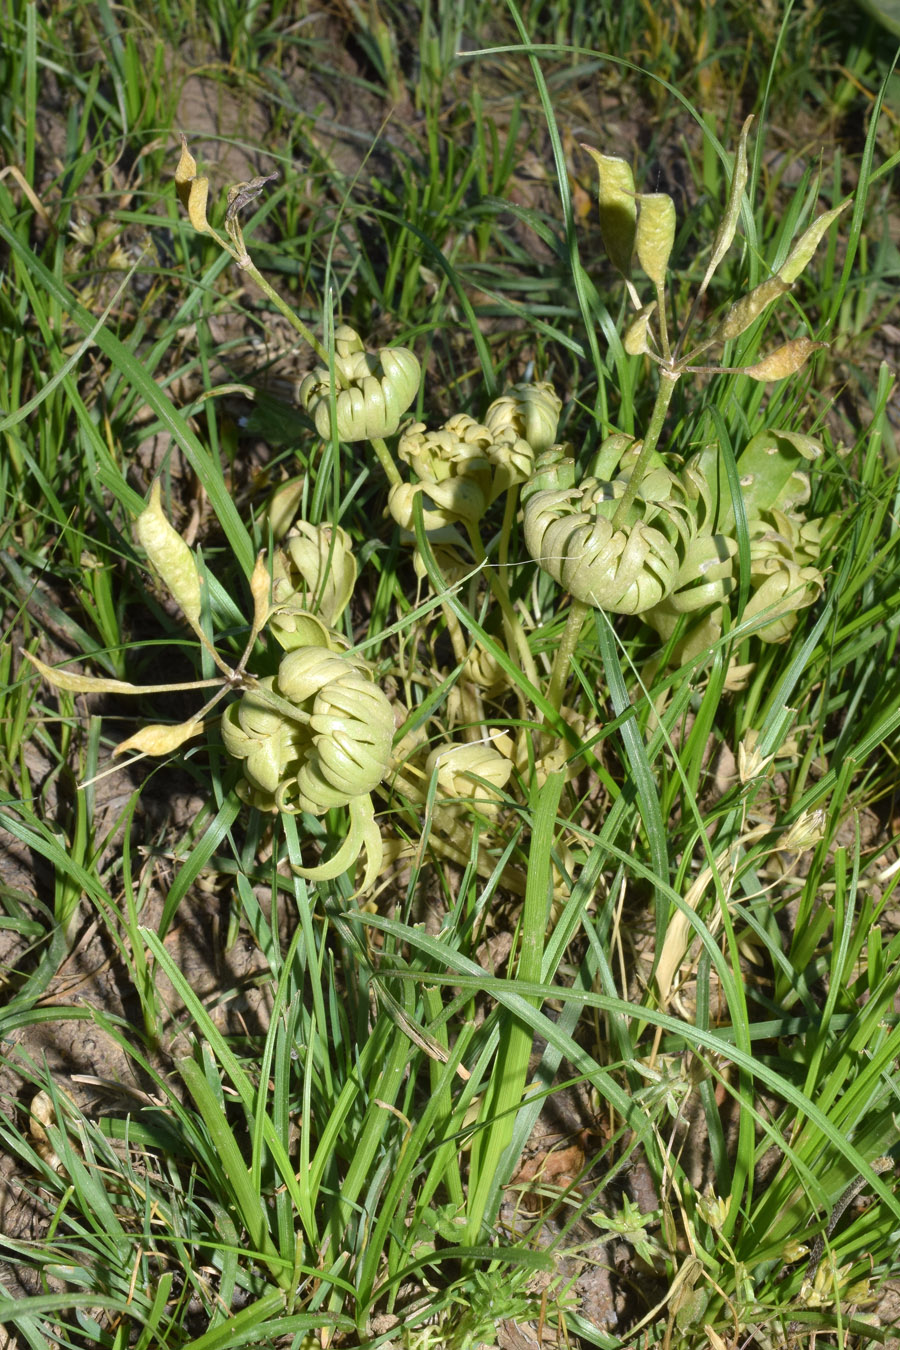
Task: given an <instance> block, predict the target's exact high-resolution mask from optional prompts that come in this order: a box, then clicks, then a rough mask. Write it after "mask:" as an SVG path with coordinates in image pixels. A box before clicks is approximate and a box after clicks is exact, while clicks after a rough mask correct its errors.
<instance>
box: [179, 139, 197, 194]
mask: <svg viewBox="0 0 900 1350" xmlns="http://www.w3.org/2000/svg"><path fill="white" fill-rule="evenodd" d="M196 177H197V161H196V160H195V159H194V156H193V155H192V154H191V152H190V150H189V149H188V146H187V137H186V136H185V134H184V132H182V133H181V158H180V159H179V161H178V165H177V167H176V169H175V186H176V188H177V189H178V195H179V197H181V192H182V189H183V188H185V187H186V186H187V185H188V183H190V182H191V180H192V179H194V178H196ZM181 200H182V203H183V204H186V203H185V201H184V198H183V197H182V198H181Z"/></svg>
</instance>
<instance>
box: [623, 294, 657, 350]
mask: <svg viewBox="0 0 900 1350" xmlns="http://www.w3.org/2000/svg"><path fill="white" fill-rule="evenodd" d="M655 310H656V301H655V300H654V301H653V303H652V304H649V305H644V308H643V309H642V310H639V311H638V313H637V314H636V315H635V316H634V318H633V319H632V320H631V323H630V324H629V325H628V327H627V328H626V330H625V336H624V337H623V339H622V346H623V347H624V348H625V350H626V352H627V353H628V355H629V356H643V355H644V353H645V352H649V351H650V341H649V337H648V334H649V329H650V320H651V319H652V318H653V314H654V311H655Z"/></svg>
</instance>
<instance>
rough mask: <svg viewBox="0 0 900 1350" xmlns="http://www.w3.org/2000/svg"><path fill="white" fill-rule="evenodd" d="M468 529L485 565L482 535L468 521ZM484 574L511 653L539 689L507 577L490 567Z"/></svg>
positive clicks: (485, 569) (529, 650)
mask: <svg viewBox="0 0 900 1350" xmlns="http://www.w3.org/2000/svg"><path fill="white" fill-rule="evenodd" d="M466 529H467V531H468V535H469V543H470V544H471V545H472V552H473V553H474V555H475V561H476V562H478V563H484V562H485V561H486V558H487V555H486V553H485V551H484V544H483V543H482V542H481V535H480V534H479V533H478V526H477V525H474V524H471V523H470V522H469V521H467V522H466ZM484 573H485V576H486V577H487V583H488V585H489V586H490V588H491V594H492V595H493V597H494V599H495V600H496V601H497V604H498V605H499V606H500V611H501V613H502V615H503V627H504V629H505V632H506V641H507V644H508V646H509V650H510V653H512V652H513V651H515V653H516V655H517V656H518V658H519V664H520V665H521V667H522V673H523V675H526V676H527V677H528V679H529V680H530V681H531V683H532V684H533V685H534V686H535V688H538V687H539V680H538V673H537V666H536V665H535V664H534V657H533V656H532V654H531V648H530V647H529V645H528V641H527V639H526V637H525V633H524V631H523V629H522V625H521V624H520V623H519V619H518V616H517V614H516V611H515V610H514V609H513V605H512V601H511V600H510V598H509V590H508V589H507V585H506V577H505V576H502V575H501V574H500V573H498V571H497V569H496V568H494V567H489V566H485V568H484Z"/></svg>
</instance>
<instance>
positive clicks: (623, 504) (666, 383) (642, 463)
mask: <svg viewBox="0 0 900 1350" xmlns="http://www.w3.org/2000/svg"><path fill="white" fill-rule="evenodd" d="M680 375H681V371H680V370H679V371H671V370H667V369H666V367H665V366H661V367H660V372H659V389H658V390H657V391H656V402H655V403H654V405H653V413H652V416H651V418H650V425H649V426H648V428H647V434H646V436H645V437H644V443H643V446H642V447H641V453H640V454H639V455H638V459H637V463H636V464H635V466H634V468H633V470H632V472H631V478H630V479H629V481H628V487H627V488H626V489H625V495H624V497H622V499H621V500H620V502H619V505H618V507H617V508H616V514H615V515H614V516H613V521H612V523H613V529H614V530H623V529H624V528H625V526H626V525H627V523H628V513H629V512H630V510H631V505H632V503H633V501H634V499H635V497H636V496H637V491H638V488H639V487H640V485H641V479H642V478H643V476H644V474H645V472H646V470H647V465H648V464H649V462H650V457H651V455H652V454H653V452H654V450H655V449H656V447H657V445H658V443H659V437H660V434H661V432H662V429H663V424H664V422H665V420H666V414H667V413H668V411H669V404H670V403H671V401H672V395H673V394H674V392H675V385H676V384H677V382H678V379H679V377H680Z"/></svg>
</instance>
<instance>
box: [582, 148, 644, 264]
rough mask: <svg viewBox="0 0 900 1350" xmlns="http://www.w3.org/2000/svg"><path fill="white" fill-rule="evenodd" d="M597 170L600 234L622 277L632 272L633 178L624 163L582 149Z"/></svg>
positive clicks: (635, 203)
mask: <svg viewBox="0 0 900 1350" xmlns="http://www.w3.org/2000/svg"><path fill="white" fill-rule="evenodd" d="M581 148H582V150H586V151H587V153H588V154H589V155H590V157H591V159H592V160H593V161H594V163H595V164H596V166H597V174H598V177H599V181H600V191H599V203H600V234H601V235H602V237H603V247H604V248H605V249H606V252H607V253H608V254H609V260H610V262H611V263H612V265H613V267H615V269H616V270H617V271H618V272H621V274H622V276H623V277H627V276H628V275H629V273H630V271H631V255H632V254H633V253H634V239H635V233H636V229H637V226H636V221H637V196H636V193H635V190H634V175H633V174H632V172H631V165H630V164H629V163H628V161H627V160H624V159H620V158H619V157H618V156H617V155H603V154H601V153H600V151H599V150H594V149H593V148H592V147H591V146H590V145H582V147H581Z"/></svg>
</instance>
